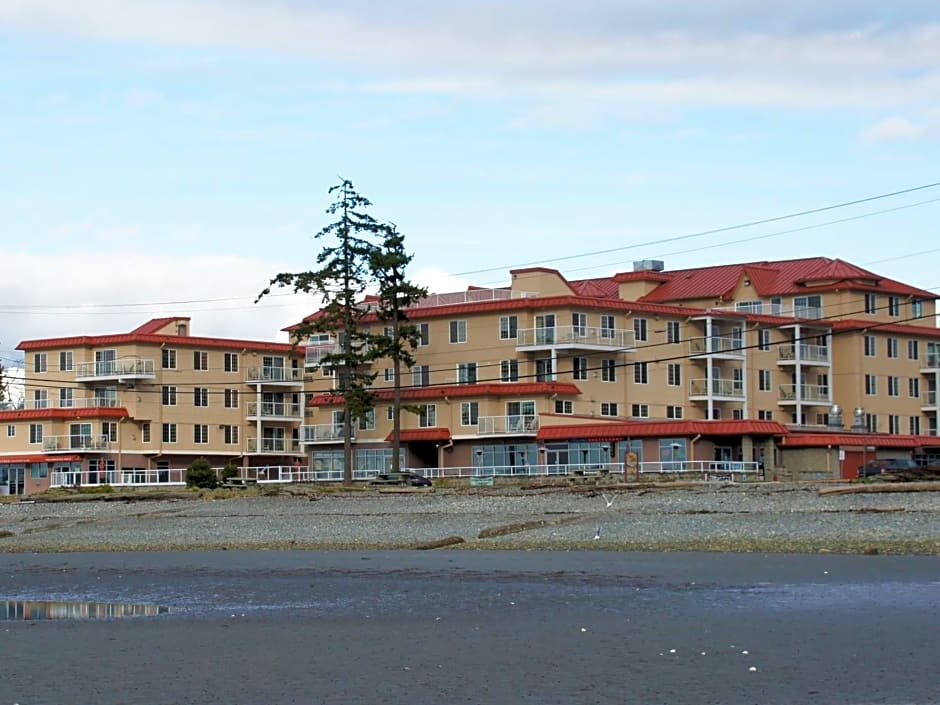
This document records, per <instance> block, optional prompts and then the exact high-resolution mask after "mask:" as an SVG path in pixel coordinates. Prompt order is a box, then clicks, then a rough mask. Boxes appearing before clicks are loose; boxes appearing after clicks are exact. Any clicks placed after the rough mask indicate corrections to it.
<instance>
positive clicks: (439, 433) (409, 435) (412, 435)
mask: <svg viewBox="0 0 940 705" xmlns="http://www.w3.org/2000/svg"><path fill="white" fill-rule="evenodd" d="M392 435H393V434H391V433H390V434H388V435H387V436H386V437H385V440H386V441H391V440H392ZM398 437H399V439H400V440H402V441H405V442H406V443H414V442H417V441H449V440H450V429H449V428H441V427H439V426H435V427H432V428H406V429H402V431H401V433H400V434H399V436H398Z"/></svg>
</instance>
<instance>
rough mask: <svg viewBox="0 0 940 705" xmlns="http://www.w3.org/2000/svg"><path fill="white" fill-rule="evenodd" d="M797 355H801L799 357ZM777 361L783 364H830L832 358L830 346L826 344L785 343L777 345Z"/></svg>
mask: <svg viewBox="0 0 940 705" xmlns="http://www.w3.org/2000/svg"><path fill="white" fill-rule="evenodd" d="M797 356H799V359H797ZM777 362H779V363H780V364H783V365H786V364H788V363H794V364H795V363H797V362H801V363H809V364H814V365H829V364H831V362H832V360H831V358H830V356H829V348H828V347H827V346H825V345H809V344H807V345H796V344H794V343H785V344H783V345H778V346H777Z"/></svg>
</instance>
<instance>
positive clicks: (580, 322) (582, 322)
mask: <svg viewBox="0 0 940 705" xmlns="http://www.w3.org/2000/svg"><path fill="white" fill-rule="evenodd" d="M571 332H572V333H574V334H575V335H579V336H582V337H583V336H585V335H587V314H586V313H572V314H571Z"/></svg>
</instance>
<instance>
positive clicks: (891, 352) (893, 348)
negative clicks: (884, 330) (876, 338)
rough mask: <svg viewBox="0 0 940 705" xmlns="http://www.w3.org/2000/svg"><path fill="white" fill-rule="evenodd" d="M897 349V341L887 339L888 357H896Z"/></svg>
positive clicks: (895, 339)
mask: <svg viewBox="0 0 940 705" xmlns="http://www.w3.org/2000/svg"><path fill="white" fill-rule="evenodd" d="M898 349H899V348H898V339H897V338H888V357H897V356H898Z"/></svg>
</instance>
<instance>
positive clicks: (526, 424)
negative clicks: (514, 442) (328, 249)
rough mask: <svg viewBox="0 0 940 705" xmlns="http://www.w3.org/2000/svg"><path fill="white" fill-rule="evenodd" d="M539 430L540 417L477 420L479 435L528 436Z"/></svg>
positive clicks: (482, 417) (516, 416) (483, 418)
mask: <svg viewBox="0 0 940 705" xmlns="http://www.w3.org/2000/svg"><path fill="white" fill-rule="evenodd" d="M538 430H539V417H538V416H534V415H530V414H517V415H510V416H481V417H480V418H479V419H478V420H477V433H479V434H481V435H484V434H497V433H499V434H520V435H527V434H533V433H536V432H537V431H538Z"/></svg>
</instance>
